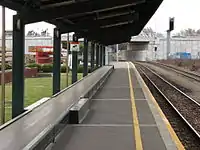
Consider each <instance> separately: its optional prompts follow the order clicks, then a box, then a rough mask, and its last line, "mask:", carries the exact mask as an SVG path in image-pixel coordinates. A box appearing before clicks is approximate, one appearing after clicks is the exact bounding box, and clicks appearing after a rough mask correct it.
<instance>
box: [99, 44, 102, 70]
mask: <svg viewBox="0 0 200 150" xmlns="http://www.w3.org/2000/svg"><path fill="white" fill-rule="evenodd" d="M99 57H100V58H99V61H100V67H102V64H103V45H100V52H99Z"/></svg>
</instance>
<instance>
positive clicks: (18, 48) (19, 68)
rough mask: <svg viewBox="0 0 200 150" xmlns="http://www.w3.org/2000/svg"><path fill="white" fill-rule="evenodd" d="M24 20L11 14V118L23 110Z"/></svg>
mask: <svg viewBox="0 0 200 150" xmlns="http://www.w3.org/2000/svg"><path fill="white" fill-rule="evenodd" d="M24 26H25V24H24V21H23V20H22V19H21V18H20V17H19V16H18V15H14V16H13V58H12V59H13V60H12V64H13V66H12V118H15V117H17V116H18V115H20V114H22V113H23V112H24V34H25V33H24V31H25V29H24Z"/></svg>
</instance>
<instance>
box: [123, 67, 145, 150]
mask: <svg viewBox="0 0 200 150" xmlns="http://www.w3.org/2000/svg"><path fill="white" fill-rule="evenodd" d="M127 65H128V78H129V86H130V96H131V105H132V117H133V127H134V133H135V144H136V150H143V147H142V139H141V135H140V126H139V121H138V116H137V109H136V105H135V99H134V92H133V84H132V79H131V73H130V67H129V63H127Z"/></svg>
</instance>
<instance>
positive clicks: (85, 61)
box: [83, 38, 88, 77]
mask: <svg viewBox="0 0 200 150" xmlns="http://www.w3.org/2000/svg"><path fill="white" fill-rule="evenodd" d="M87 75H88V40H87V39H86V38H84V52H83V77H85V76H87Z"/></svg>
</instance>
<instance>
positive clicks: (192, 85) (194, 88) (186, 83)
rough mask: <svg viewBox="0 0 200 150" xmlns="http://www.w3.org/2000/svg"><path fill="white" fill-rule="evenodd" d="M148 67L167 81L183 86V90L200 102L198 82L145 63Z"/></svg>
mask: <svg viewBox="0 0 200 150" xmlns="http://www.w3.org/2000/svg"><path fill="white" fill-rule="evenodd" d="M147 65H148V66H149V67H150V68H152V69H154V70H155V71H156V72H157V73H158V74H160V75H162V76H164V77H165V78H166V79H168V80H169V81H172V82H174V83H176V84H177V85H179V86H182V87H184V88H185V89H188V90H185V91H184V92H185V93H186V94H187V95H189V96H190V97H192V98H193V99H195V100H196V101H198V102H200V82H197V81H194V80H192V79H189V78H187V77H185V76H183V75H180V74H178V73H176V72H174V71H170V69H165V68H161V67H159V66H155V65H153V64H147Z"/></svg>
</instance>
